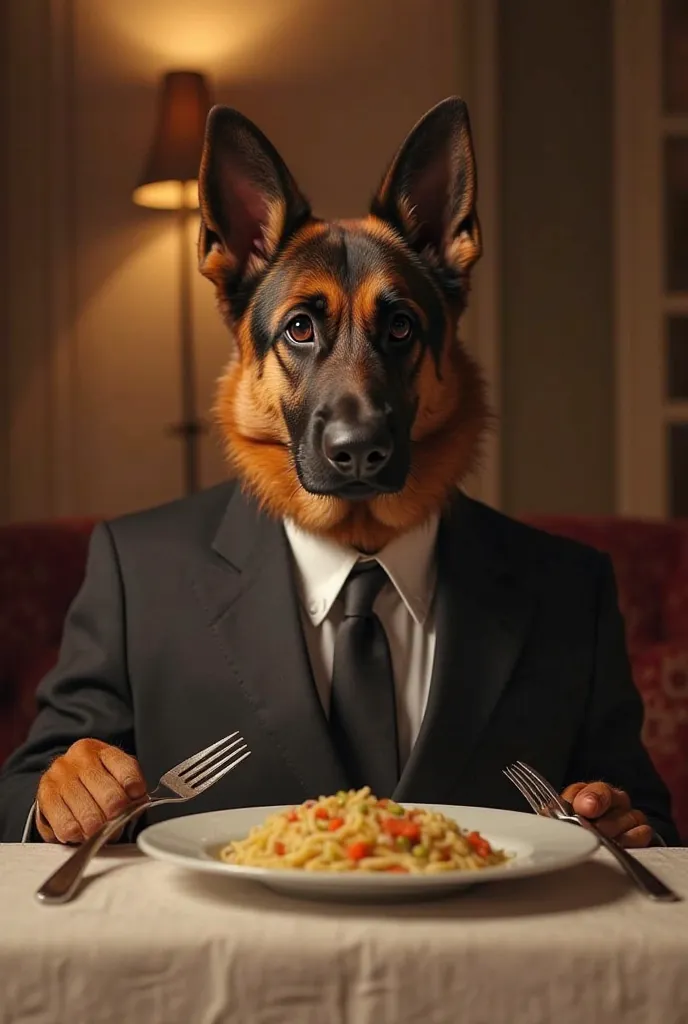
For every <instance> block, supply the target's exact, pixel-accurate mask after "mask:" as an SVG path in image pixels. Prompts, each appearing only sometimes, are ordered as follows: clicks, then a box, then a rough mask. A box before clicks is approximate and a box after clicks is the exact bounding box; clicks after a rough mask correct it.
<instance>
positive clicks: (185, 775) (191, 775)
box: [179, 736, 244, 786]
mask: <svg viewBox="0 0 688 1024" xmlns="http://www.w3.org/2000/svg"><path fill="white" fill-rule="evenodd" d="M243 742H244V737H243V736H239V738H238V739H236V740H232V742H231V743H225V745H224V746H222V747H220V749H219V750H213V752H212V753H211V754H208V756H207V757H204V758H203V760H202V761H198V762H197V764H194V765H192V766H191V767H190V768H185V769H184V771H183V772H180V773H179V778H180V779H183V781H184V782H186V783H187V784H188V785H190V786H192V785H193V781H194V779H196V778H198V775H199V773H200V772H204V771H205V769H206V768H211V769H212V767H213V766H215V765H217V763H218V761H219V758H221V757H223V756H224V755H225V754H227V753H229V751H230V750H231V749H232V747H236V746H237V744H239V743H243ZM242 749H243V748H242ZM223 763H224V762H223Z"/></svg>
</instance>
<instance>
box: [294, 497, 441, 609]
mask: <svg viewBox="0 0 688 1024" xmlns="http://www.w3.org/2000/svg"><path fill="white" fill-rule="evenodd" d="M438 524H439V517H438V516H432V517H431V518H430V519H428V520H426V522H425V523H423V524H422V525H421V526H418V527H416V528H415V529H414V530H410V531H409V532H408V533H404V534H402V535H401V536H399V537H395V538H394V540H392V541H390V543H389V544H387V546H386V547H384V548H383V549H382V551H380V552H378V554H377V555H376V556H375V559H376V561H378V562H379V563H380V565H381V566H382V567H383V569H384V570H385V572H386V573H387V575H388V576H389V578H390V580H391V581H392V583H393V585H394V587H395V588H396V590H397V592H398V594H399V596H400V597H401V599H402V601H403V602H404V604H405V605H406V607H407V609H408V611H409V614H410V615H411V616H412V617H413V619H414V620H415V621H416V622H417V623H418V624H419V625H423V623H424V622H425V620H426V618H427V616H428V612H429V611H430V605H431V603H432V598H433V594H434V589H435V557H434V555H435V543H436V539H437V528H438ZM284 530H285V533H286V535H287V539H288V541H289V545H290V547H291V551H292V555H293V557H294V562H295V565H296V574H297V584H298V590H299V597H300V599H301V602H302V604H303V606H304V608H305V610H306V612H307V614H308V616H309V618H310V620H311V622H312V623H313V625H314V626H319V625H320V624H321V623H322V622H323V620H324V619H326V618H327V616H328V615H329V613H330V610H331V608H332V605H333V604H334V602H335V601H336V600H337V597H338V596H339V592H340V591H341V589H342V587H343V586H344V583H345V582H346V579H347V577H348V575H349V573H350V572H351V570H352V569H353V567H354V565H355V564H356V562H357V561H358V560H359V558H361V557H362V556H361V555H360V552H358V551H356V550H355V549H354V548H350V547H346V546H343V545H340V544H336V543H334V541H332V540H329V539H328V538H327V537H320V536H318V535H316V534H312V533H307V532H306V531H304V530H302V529H301V528H300V527H299V526H297V525H296V523H294V522H292V521H291V520H289V519H287V520H285V522H284Z"/></svg>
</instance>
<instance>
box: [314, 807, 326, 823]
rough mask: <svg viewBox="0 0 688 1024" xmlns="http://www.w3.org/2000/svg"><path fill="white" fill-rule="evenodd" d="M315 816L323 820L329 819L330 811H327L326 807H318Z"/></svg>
mask: <svg viewBox="0 0 688 1024" xmlns="http://www.w3.org/2000/svg"><path fill="white" fill-rule="evenodd" d="M315 816H316V818H320V820H321V821H329V818H330V814H329V811H326V810H325V808H324V807H318V809H317V811H316V812H315Z"/></svg>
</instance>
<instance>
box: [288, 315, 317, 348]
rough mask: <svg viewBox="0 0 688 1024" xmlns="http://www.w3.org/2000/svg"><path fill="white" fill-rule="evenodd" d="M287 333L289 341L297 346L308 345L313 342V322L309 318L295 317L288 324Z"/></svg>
mask: <svg viewBox="0 0 688 1024" xmlns="http://www.w3.org/2000/svg"><path fill="white" fill-rule="evenodd" d="M285 333H286V335H287V337H288V338H289V341H293V342H294V344H295V345H306V344H308V342H309V341H313V334H314V331H313V321H312V320H311V318H310V317H309V316H303V315H299V316H295V317H294V319H293V320H290V321H289V323H288V324H287V329H286V331H285Z"/></svg>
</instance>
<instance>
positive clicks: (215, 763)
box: [184, 741, 248, 789]
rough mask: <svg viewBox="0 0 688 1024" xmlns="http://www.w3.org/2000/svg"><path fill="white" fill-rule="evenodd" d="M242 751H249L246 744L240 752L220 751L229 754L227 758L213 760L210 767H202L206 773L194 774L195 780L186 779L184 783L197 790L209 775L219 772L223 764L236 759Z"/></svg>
mask: <svg viewBox="0 0 688 1024" xmlns="http://www.w3.org/2000/svg"><path fill="white" fill-rule="evenodd" d="M239 742H241V741H239ZM231 746H232V747H233V746H234V743H232V744H231ZM242 750H248V746H247V744H246V743H244V745H243V747H239V749H238V750H231V751H230V752H229V753H227V751H225V750H222V751H220V753H222V754H227V756H226V757H223V758H221V760H219V761H216V760H215V759H213V763H212V764H211V765H209V766H206V765H202V766H201V767H203V768H204V771H201V772H199V773H198V774H196V772H194V775H193V778H186V779H184V782H186V783H187V784H188V785H189V786H192V787H193V788H194V789H196V788H197V786H198V783H199V782H203V780H204V779H207V778H208V776H209V775H212V774H213V772H215V771H217V769H218V768H221V767H222V765H223V764H227V762H228V761H231V760H232V758H234V757H236V755H237V754H240V753H241V752H242Z"/></svg>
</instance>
